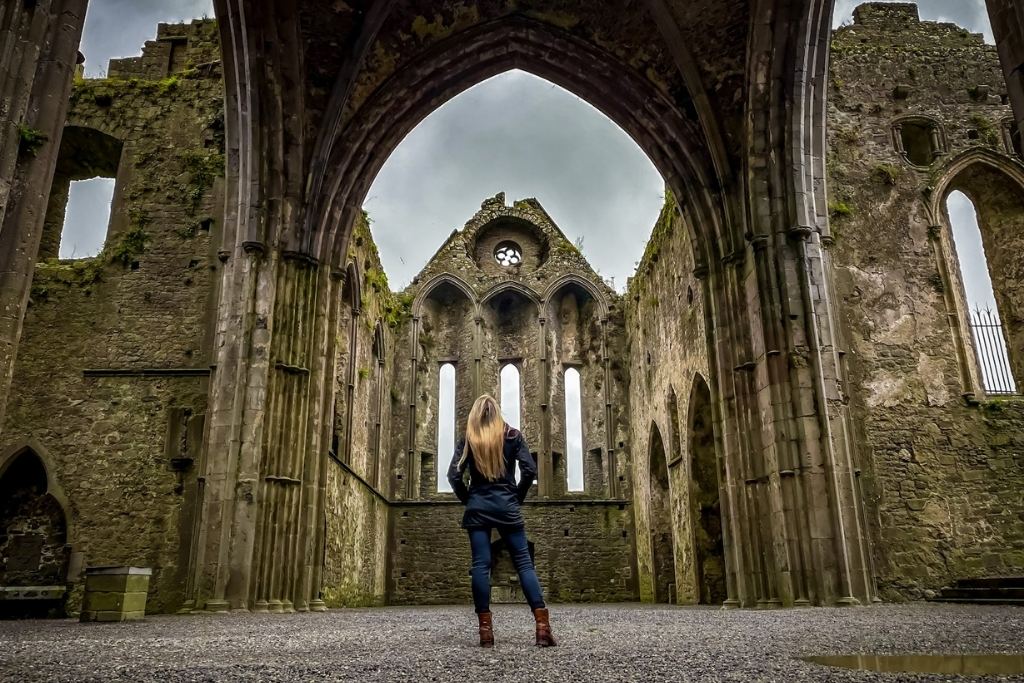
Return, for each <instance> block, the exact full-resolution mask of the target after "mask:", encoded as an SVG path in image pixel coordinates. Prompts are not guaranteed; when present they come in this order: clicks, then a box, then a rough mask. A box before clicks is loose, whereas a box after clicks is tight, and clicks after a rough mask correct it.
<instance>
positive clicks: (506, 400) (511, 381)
mask: <svg viewBox="0 0 1024 683" xmlns="http://www.w3.org/2000/svg"><path fill="white" fill-rule="evenodd" d="M500 384H501V414H502V415H503V416H504V417H505V422H507V423H508V424H509V425H510V426H512V427H515V428H516V429H519V425H520V403H521V399H520V397H521V389H520V381H519V368H517V367H516V366H515V365H513V364H511V363H509V364H508V365H506V366H505V367H503V368H502V369H501V382H500ZM516 481H519V463H518V462H517V463H516Z"/></svg>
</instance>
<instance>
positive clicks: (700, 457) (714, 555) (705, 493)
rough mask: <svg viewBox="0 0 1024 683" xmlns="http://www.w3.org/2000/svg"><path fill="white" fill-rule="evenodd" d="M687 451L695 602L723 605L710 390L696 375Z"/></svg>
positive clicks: (719, 510)
mask: <svg viewBox="0 0 1024 683" xmlns="http://www.w3.org/2000/svg"><path fill="white" fill-rule="evenodd" d="M689 409H690V414H689V418H688V420H687V426H688V429H687V434H686V440H687V449H686V450H687V453H688V454H689V457H690V503H691V512H690V514H691V515H692V524H691V526H692V528H693V535H694V542H693V548H694V573H695V575H696V578H697V591H696V595H697V598H698V602H700V603H701V604H705V605H715V604H722V603H723V602H725V600H727V599H728V597H729V596H728V591H727V589H726V565H725V539H724V536H723V528H724V526H723V523H722V502H721V497H720V494H719V479H720V477H721V476H722V473H720V471H719V461H718V454H717V450H716V448H715V432H714V410H713V405H712V402H711V389H710V388H709V387H708V385H707V382H705V381H704V378H703V377H701V376H700V375H698V376H697V377H696V378H695V379H694V381H693V389H692V390H691V392H690V402H689Z"/></svg>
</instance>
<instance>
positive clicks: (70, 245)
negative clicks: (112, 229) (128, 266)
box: [58, 178, 114, 259]
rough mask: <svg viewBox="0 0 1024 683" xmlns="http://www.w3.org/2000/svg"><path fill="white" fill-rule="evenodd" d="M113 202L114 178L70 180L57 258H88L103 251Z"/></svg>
mask: <svg viewBox="0 0 1024 683" xmlns="http://www.w3.org/2000/svg"><path fill="white" fill-rule="evenodd" d="M113 201H114V179H113V178H91V179H89V180H74V181H72V182H71V187H70V189H69V190H68V205H67V212H66V213H65V217H64V227H63V229H62V230H61V234H60V251H59V252H58V255H59V257H60V258H62V259H80V258H91V257H93V256H96V255H98V254H99V253H100V252H101V251H102V250H103V243H104V241H106V238H107V225H108V224H109V223H110V205H111V203H112V202H113Z"/></svg>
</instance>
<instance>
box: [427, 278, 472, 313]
mask: <svg viewBox="0 0 1024 683" xmlns="http://www.w3.org/2000/svg"><path fill="white" fill-rule="evenodd" d="M445 285H448V286H451V287H454V288H455V289H456V290H458V291H459V292H461V293H462V294H463V295H464V296H465V297H466V299H467V300H468V301H469V303H470V306H471V307H472V309H473V311H474V313H475V312H476V311H478V309H479V307H480V305H479V302H478V301H477V298H476V293H475V292H474V291H473V288H472V287H470V286H469V285H468V284H467V283H466V281H465V280H463V279H462V278H460V277H459V276H458V275H455V274H454V273H441V274H439V275H435V276H434V277H432V278H430V279H429V280H427V281H426V282H425V283H424V284H423V285H422V286H421V287H420V292H419V294H417V295H416V298H415V299H414V300H413V303H412V314H413V317H419V316H420V315H422V314H423V305H424V304H425V303H426V301H427V299H429V298H430V297H431V296H432V295H433V294H434V293H435V292H437V291H438V289H440V288H441V287H443V286H445Z"/></svg>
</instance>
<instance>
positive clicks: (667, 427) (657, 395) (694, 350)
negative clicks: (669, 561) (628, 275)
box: [624, 194, 710, 604]
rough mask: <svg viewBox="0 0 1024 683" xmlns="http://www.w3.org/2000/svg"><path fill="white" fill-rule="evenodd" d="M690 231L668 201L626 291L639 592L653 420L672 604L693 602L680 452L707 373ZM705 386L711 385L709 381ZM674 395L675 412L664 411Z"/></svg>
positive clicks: (647, 560) (646, 542)
mask: <svg viewBox="0 0 1024 683" xmlns="http://www.w3.org/2000/svg"><path fill="white" fill-rule="evenodd" d="M693 270H694V254H693V245H692V243H691V241H690V235H689V232H688V230H687V226H686V224H685V222H684V220H683V218H682V217H681V216H680V215H679V212H678V209H677V207H676V204H675V200H674V198H673V197H672V196H671V194H669V195H668V196H667V197H666V200H665V207H664V208H663V209H662V213H661V216H660V217H659V219H658V223H657V224H656V225H655V227H654V230H653V232H652V234H651V239H650V242H649V243H648V245H647V250H646V251H645V253H644V256H643V259H642V260H641V261H640V263H639V265H638V267H637V271H636V275H635V276H634V277H633V278H632V279H631V280H630V284H629V288H628V290H627V292H626V296H625V300H626V310H625V320H626V324H625V331H626V336H627V340H628V356H624V361H625V362H628V373H629V426H630V435H629V439H630V452H631V460H630V463H629V471H630V473H631V478H632V482H633V494H632V496H633V500H634V501H635V517H636V521H635V523H636V553H637V565H638V571H639V581H640V597H641V599H643V600H654V599H655V587H654V583H653V582H654V573H655V572H654V567H653V565H652V561H653V560H652V558H653V554H654V553H653V549H652V540H651V536H652V525H654V523H655V520H652V519H651V509H650V507H651V506H650V502H651V501H650V498H651V493H650V486H651V485H652V479H651V472H650V465H651V457H650V449H651V444H650V443H649V442H650V436H651V432H652V429H651V425H652V423H653V424H657V426H658V430H659V432H660V433H661V436H662V440H663V442H664V446H665V450H666V453H665V457H666V459H667V461H668V465H669V473H668V475H669V493H670V509H671V517H672V535H673V554H674V556H675V577H676V581H675V585H676V595H677V601H678V602H679V603H681V604H686V603H694V602H697V600H698V598H699V592H698V589H697V583H696V576H695V573H694V572H695V569H694V547H693V539H694V529H693V517H692V513H691V512H690V508H691V501H690V480H691V476H692V475H691V472H690V471H689V470H690V458H689V457H688V454H687V453H686V452H685V449H686V444H687V425H688V423H689V421H688V415H689V400H690V390H691V387H692V386H693V382H694V378H695V375H696V374H698V373H699V374H700V375H702V376H703V377H705V378H708V356H707V341H706V339H705V330H704V308H703V305H704V302H703V293H702V289H701V282H700V281H699V280H698V279H697V278H696V277H695V276H694V275H693ZM709 383H710V382H709ZM673 392H674V394H675V397H676V406H677V410H676V413H675V414H671V413H670V395H671V394H672V393H673Z"/></svg>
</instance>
